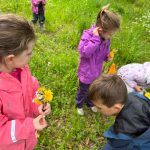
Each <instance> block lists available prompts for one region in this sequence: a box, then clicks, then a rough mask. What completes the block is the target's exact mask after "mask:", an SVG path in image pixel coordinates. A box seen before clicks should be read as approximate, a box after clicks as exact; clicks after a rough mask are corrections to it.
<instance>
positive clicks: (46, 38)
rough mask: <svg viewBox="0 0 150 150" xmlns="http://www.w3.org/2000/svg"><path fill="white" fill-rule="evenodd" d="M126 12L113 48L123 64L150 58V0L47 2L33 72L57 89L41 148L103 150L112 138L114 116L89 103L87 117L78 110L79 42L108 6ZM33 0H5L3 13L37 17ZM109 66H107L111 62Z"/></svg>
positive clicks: (1, 5)
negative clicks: (92, 108)
mask: <svg viewBox="0 0 150 150" xmlns="http://www.w3.org/2000/svg"><path fill="white" fill-rule="evenodd" d="M108 3H110V6H111V9H112V10H114V11H116V12H118V14H119V15H120V16H121V22H122V23H121V30H120V32H119V33H117V34H116V35H115V36H114V37H113V38H112V43H111V49H113V48H117V49H118V52H117V54H116V56H115V58H114V60H113V62H114V63H116V65H117V67H120V66H121V65H124V64H127V63H132V62H140V63H142V62H145V61H150V58H149V56H150V9H149V8H150V1H149V0H118V1H117V2H116V0H47V4H46V15H45V16H46V23H45V28H46V31H44V32H41V31H40V30H39V27H38V25H37V26H35V30H36V37H37V40H36V45H35V48H34V56H33V59H32V60H31V62H30V68H31V70H32V74H33V75H34V76H36V77H37V78H38V80H39V82H40V84H41V86H45V87H47V88H50V89H51V90H52V91H53V93H54V98H53V101H52V103H51V106H52V113H51V115H50V116H49V119H48V122H49V127H48V128H47V129H46V130H44V131H42V132H41V135H40V138H39V144H38V145H37V148H36V149H37V150H67V149H70V150H83V149H84V150H97V149H98V148H99V147H102V145H103V144H104V143H105V142H106V140H105V139H104V138H103V132H104V131H105V130H107V129H108V127H109V126H110V125H111V124H112V123H113V120H114V118H112V117H110V118H107V117H105V116H102V115H101V114H98V113H97V114H94V113H92V112H91V111H90V110H88V109H87V108H86V107H85V112H86V114H85V116H83V117H80V116H78V115H77V113H76V108H75V93H76V89H77V86H78V79H77V75H76V72H77V66H78V60H79V54H78V51H77V46H78V42H79V40H80V37H81V34H82V32H83V30H84V29H88V28H89V27H90V26H91V25H92V24H94V23H95V18H96V16H97V13H98V12H99V10H100V8H101V7H102V6H103V5H106V4H108ZM30 5H31V4H30V1H29V0H7V2H6V0H0V13H15V14H18V15H21V16H24V17H26V18H27V19H28V20H31V19H32V12H31V6H30ZM111 63H112V62H109V63H108V64H106V65H105V70H104V72H106V70H107V68H108V67H109V66H110V65H111Z"/></svg>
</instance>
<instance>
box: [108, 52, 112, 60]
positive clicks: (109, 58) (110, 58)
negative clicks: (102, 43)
mask: <svg viewBox="0 0 150 150" xmlns="http://www.w3.org/2000/svg"><path fill="white" fill-rule="evenodd" d="M107 60H108V61H112V60H113V58H112V57H111V55H110V53H109V54H108V55H107Z"/></svg>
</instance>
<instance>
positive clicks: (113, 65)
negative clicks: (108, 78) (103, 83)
mask: <svg viewBox="0 0 150 150" xmlns="http://www.w3.org/2000/svg"><path fill="white" fill-rule="evenodd" d="M115 73H116V65H115V64H114V63H113V64H112V65H111V66H110V68H109V70H108V73H107V74H115Z"/></svg>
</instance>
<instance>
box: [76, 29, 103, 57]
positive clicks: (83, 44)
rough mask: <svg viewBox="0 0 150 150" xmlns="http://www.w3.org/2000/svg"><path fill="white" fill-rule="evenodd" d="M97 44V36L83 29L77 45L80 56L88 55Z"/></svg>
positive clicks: (94, 49) (93, 50) (98, 39)
mask: <svg viewBox="0 0 150 150" xmlns="http://www.w3.org/2000/svg"><path fill="white" fill-rule="evenodd" d="M99 45H100V38H99V36H95V35H92V34H91V33H89V31H88V30H86V31H84V32H83V35H82V37H81V40H80V43H79V47H78V49H79V52H80V55H81V57H87V58H88V57H90V56H91V54H93V53H94V52H95V51H96V49H97V48H98V47H99Z"/></svg>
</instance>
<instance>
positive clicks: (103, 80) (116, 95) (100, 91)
mask: <svg viewBox="0 0 150 150" xmlns="http://www.w3.org/2000/svg"><path fill="white" fill-rule="evenodd" d="M89 98H90V99H91V100H92V101H96V100H101V101H102V103H103V104H104V105H106V106H107V107H112V106H113V105H114V104H116V103H121V104H124V103H125V101H126V99H127V88H126V85H125V83H124V82H123V80H122V79H121V78H120V77H119V76H117V75H101V76H100V77H99V78H98V79H96V80H95V81H94V82H93V83H92V84H91V86H90V88H89Z"/></svg>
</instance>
